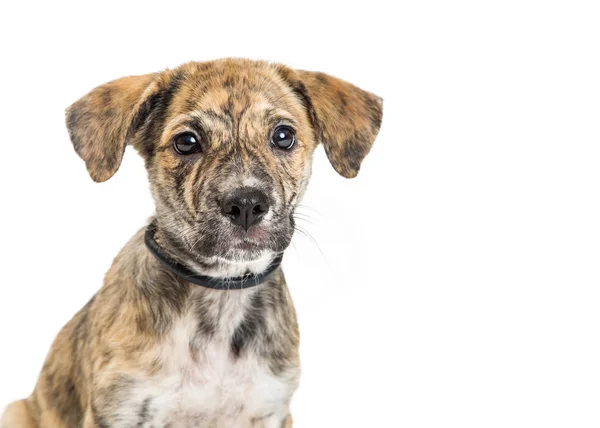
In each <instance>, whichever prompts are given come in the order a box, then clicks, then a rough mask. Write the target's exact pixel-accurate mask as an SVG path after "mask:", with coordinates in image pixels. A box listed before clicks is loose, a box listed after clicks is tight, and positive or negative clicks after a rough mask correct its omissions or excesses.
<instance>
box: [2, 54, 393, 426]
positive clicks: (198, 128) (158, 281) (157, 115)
mask: <svg viewBox="0 0 600 428" xmlns="http://www.w3.org/2000/svg"><path fill="white" fill-rule="evenodd" d="M381 119H382V101H381V99H380V98H378V97H376V96H375V95H373V94H371V93H368V92H365V91H363V90H361V89H359V88H357V87H355V86H353V85H351V84H349V83H347V82H344V81H342V80H339V79H336V78H334V77H331V76H328V75H326V74H322V73H313V72H307V71H299V70H293V69H290V68H288V67H285V66H282V65H276V64H270V63H266V62H256V61H249V60H242V59H225V60H219V61H212V62H204V63H195V62H192V63H188V64H184V65H182V66H180V67H178V68H176V69H174V70H167V71H163V72H160V73H153V74H147V75H144V76H133V77H124V78H122V79H118V80H115V81H112V82H110V83H107V84H105V85H102V86H100V87H98V88H96V89H94V90H92V91H91V92H90V93H89V94H88V95H86V96H84V97H83V98H82V99H80V100H79V101H77V102H76V103H75V104H73V105H72V106H71V107H69V108H68V110H67V115H66V121H67V127H68V130H69V135H70V138H71V141H72V143H73V146H74V148H75V151H76V152H77V153H78V154H79V156H80V157H81V158H82V159H83V160H84V161H85V164H86V166H87V170H88V172H89V174H90V176H91V177H92V179H94V180H95V181H97V182H102V181H105V180H108V179H109V178H110V177H111V176H112V175H113V174H114V173H115V172H116V171H117V169H118V168H119V165H120V163H121V159H122V157H123V153H124V151H125V147H126V145H127V144H130V145H132V146H133V147H134V148H135V149H136V150H137V151H138V152H139V153H140V155H141V156H142V157H143V159H144V161H145V165H146V168H147V170H148V177H149V181H150V188H151V192H152V195H153V198H154V200H155V202H156V215H155V217H153V218H152V219H151V222H150V225H149V226H147V227H144V228H143V229H142V230H140V231H139V232H138V233H137V234H136V235H134V236H133V238H132V239H131V240H130V241H129V242H128V243H127V244H126V245H125V247H124V248H123V250H122V251H121V252H120V253H119V255H118V256H117V257H116V258H115V260H114V263H113V265H112V267H111V268H110V270H109V271H108V273H107V274H106V277H105V281H104V286H103V287H102V289H101V290H100V291H99V292H98V293H97V294H96V295H95V296H94V297H93V298H92V299H91V300H90V302H89V303H88V304H87V305H86V306H85V307H84V308H83V309H81V310H80V311H79V312H78V313H77V314H76V315H75V316H74V317H73V319H72V320H71V321H70V322H69V323H68V324H67V325H66V326H65V327H64V328H63V329H62V331H61V332H60V333H59V334H58V336H57V338H56V340H55V342H54V344H53V345H52V348H51V350H50V353H49V355H48V357H47V360H46V362H45V364H44V366H43V369H42V371H41V374H40V377H39V380H38V382H37V385H36V386H35V390H34V391H33V393H32V395H31V396H30V397H29V398H27V399H25V400H21V401H17V402H15V403H13V404H11V405H10V406H9V407H8V408H7V410H6V412H5V414H4V416H3V418H2V427H3V428H33V427H36V428H37V427H40V428H74V427H83V428H92V427H93V428H108V427H111V428H126V427H127V428H129V427H173V428H175V427H177V428H181V427H206V428H220V427H223V428H224V427H227V428H231V427H263V428H281V427H291V417H290V414H289V405H290V400H291V398H292V395H293V393H294V391H295V390H296V388H297V385H298V377H299V375H300V368H299V358H298V342H299V336H298V326H297V323H296V314H295V311H294V307H293V305H292V300H291V297H290V294H289V292H288V288H287V286H286V283H285V279H284V276H283V272H282V271H281V268H280V267H279V263H280V261H281V255H282V253H283V251H284V250H285V249H286V248H287V246H288V245H289V243H290V240H291V238H292V233H293V231H294V209H295V207H296V206H297V204H298V202H299V201H300V199H301V197H302V195H303V193H304V190H305V188H306V185H307V183H308V179H309V177H310V174H311V159H312V154H313V151H314V150H315V147H316V146H317V144H318V143H319V142H322V143H323V145H324V147H325V152H326V154H327V156H328V158H329V160H330V162H331V164H332V165H333V167H334V168H335V170H336V171H337V172H338V173H340V174H341V175H342V176H344V177H348V178H350V177H354V176H356V174H357V173H358V170H359V167H360V165H361V162H362V160H363V158H364V157H365V156H366V155H367V153H368V152H369V150H370V148H371V146H372V144H373V141H374V139H375V137H376V135H377V133H378V131H379V127H380V124H381Z"/></svg>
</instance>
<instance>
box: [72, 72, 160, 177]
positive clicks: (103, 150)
mask: <svg viewBox="0 0 600 428" xmlns="http://www.w3.org/2000/svg"><path fill="white" fill-rule="evenodd" d="M157 76H158V74H156V73H153V74H146V75H143V76H130V77H123V78H121V79H118V80H114V81H112V82H109V83H106V84H104V85H102V86H99V87H97V88H95V89H93V90H92V91H91V92H90V93H89V94H87V95H85V96H84V97H83V98H81V99H80V100H79V101H77V102H75V103H74V104H73V105H72V106H70V107H69V108H68V109H67V111H66V122H67V128H68V130H69V136H70V137H71V142H72V143H73V147H74V148H75V151H76V152H77V154H78V155H79V156H80V157H81V158H82V159H83V160H84V161H85V165H86V167H87V170H88V172H89V174H90V176H91V177H92V179H93V180H94V181H97V182H102V181H106V180H108V179H109V178H110V177H112V176H113V175H114V173H115V172H117V169H119V166H120V165H121V160H122V159H123V152H124V151H125V146H126V145H127V143H128V142H129V141H128V140H129V139H130V137H131V136H132V135H133V132H134V131H135V130H136V128H137V127H139V125H140V123H141V122H142V121H143V118H141V117H140V116H141V115H144V111H145V110H148V109H147V108H143V107H144V102H145V101H146V100H148V99H149V98H150V97H151V96H152V95H153V94H155V93H156V92H157V91H158V84H157V83H156V78H157Z"/></svg>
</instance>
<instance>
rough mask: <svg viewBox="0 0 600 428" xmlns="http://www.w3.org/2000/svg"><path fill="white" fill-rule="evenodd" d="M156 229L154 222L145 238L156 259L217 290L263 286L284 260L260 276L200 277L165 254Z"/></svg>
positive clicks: (180, 274) (193, 280)
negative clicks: (157, 239) (157, 240)
mask: <svg viewBox="0 0 600 428" xmlns="http://www.w3.org/2000/svg"><path fill="white" fill-rule="evenodd" d="M156 229H157V228H156V220H154V221H153V222H152V223H150V224H149V225H148V227H147V228H146V234H145V238H144V241H145V242H146V246H147V247H148V249H149V250H150V252H151V253H152V254H153V255H154V257H156V258H157V259H158V260H159V261H160V262H161V263H162V264H163V266H164V267H166V268H167V269H168V270H169V271H171V272H173V273H174V274H175V275H178V276H180V277H182V278H183V279H185V280H186V281H189V282H191V283H194V284H196V285H201V286H202V287H207V288H213V289H215V290H241V289H243V288H250V287H254V286H257V285H259V284H262V283H263V282H265V281H267V280H268V279H269V277H270V276H271V274H272V273H273V272H275V270H276V269H277V268H278V267H279V266H280V265H281V259H282V258H283V254H280V255H278V256H277V257H276V258H275V260H273V261H272V262H271V264H270V265H269V267H268V268H267V269H266V270H265V271H264V272H261V273H259V274H252V273H249V274H246V275H243V276H236V277H231V278H215V277H213V276H207V275H198V274H195V273H194V272H192V270H191V269H190V268H188V267H187V266H185V265H183V264H181V263H179V262H178V261H176V260H174V259H173V258H172V257H170V256H169V255H167V253H165V251H164V250H163V249H162V248H161V247H160V245H158V242H156V239H155V235H156Z"/></svg>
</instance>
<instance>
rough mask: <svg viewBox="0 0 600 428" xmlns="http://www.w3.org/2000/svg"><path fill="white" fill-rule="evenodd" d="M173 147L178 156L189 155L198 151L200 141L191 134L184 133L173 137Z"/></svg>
mask: <svg viewBox="0 0 600 428" xmlns="http://www.w3.org/2000/svg"><path fill="white" fill-rule="evenodd" d="M173 147H174V148H175V151H176V152H177V153H179V154H180V155H189V154H192V153H196V152H199V151H200V140H199V138H198V137H196V135H194V134H192V133H191V132H184V133H183V134H179V135H178V136H176V137H175V139H174V140H173Z"/></svg>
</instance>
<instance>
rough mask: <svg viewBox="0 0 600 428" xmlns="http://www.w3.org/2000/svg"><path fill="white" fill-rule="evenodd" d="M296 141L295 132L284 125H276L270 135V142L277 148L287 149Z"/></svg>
mask: <svg viewBox="0 0 600 428" xmlns="http://www.w3.org/2000/svg"><path fill="white" fill-rule="evenodd" d="M295 143H296V133H295V132H294V130H293V129H292V128H290V127H289V126H286V125H281V126H278V127H277V128H275V129H274V130H273V134H272V135H271V144H273V145H274V146H275V147H277V148H278V149H283V150H289V149H291V148H292V147H294V144H295Z"/></svg>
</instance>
